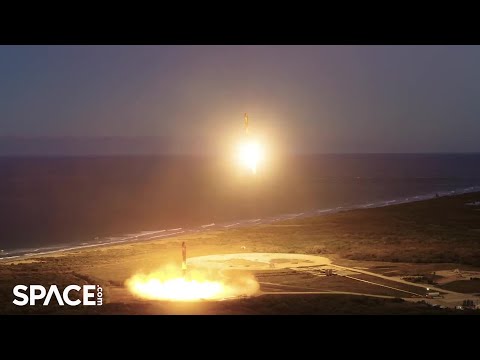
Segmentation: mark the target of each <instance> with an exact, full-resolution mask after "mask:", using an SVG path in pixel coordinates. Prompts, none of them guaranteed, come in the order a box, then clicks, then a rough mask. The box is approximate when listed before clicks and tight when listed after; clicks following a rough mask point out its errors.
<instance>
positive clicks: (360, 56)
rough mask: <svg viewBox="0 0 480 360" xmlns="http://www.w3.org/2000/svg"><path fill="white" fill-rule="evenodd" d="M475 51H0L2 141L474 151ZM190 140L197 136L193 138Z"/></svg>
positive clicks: (479, 76) (479, 121) (479, 111)
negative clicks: (246, 134)
mask: <svg viewBox="0 0 480 360" xmlns="http://www.w3.org/2000/svg"><path fill="white" fill-rule="evenodd" d="M479 67H480V47H478V46H0V125H1V126H0V136H3V137H5V136H7V137H9V136H16V137H18V136H22V137H25V136H27V137H37V136H42V137H44V136H53V137H57V136H60V137H64V136H75V137H77V136H80V137H83V136H86V137H91V136H95V137H97V136H109V137H111V136H120V137H126V136H127V137H130V136H159V137H162V138H163V139H169V140H175V141H176V142H177V144H178V146H179V147H181V148H183V150H185V149H187V152H188V151H196V150H197V148H198V147H203V143H204V142H215V141H216V140H215V139H219V138H225V139H226V138H231V137H232V136H235V135H234V134H237V133H239V132H241V127H242V125H243V113H244V112H245V111H247V112H248V113H249V114H250V119H251V124H252V132H253V131H255V132H257V133H258V134H261V136H264V137H267V138H268V137H270V138H271V139H273V140H272V141H274V142H276V143H277V145H279V144H282V146H284V147H288V148H289V149H291V150H293V151H308V152H464V151H465V152H470V151H480V68H479ZM192 139H193V140H192Z"/></svg>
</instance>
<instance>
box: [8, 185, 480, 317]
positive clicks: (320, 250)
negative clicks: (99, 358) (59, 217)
mask: <svg viewBox="0 0 480 360" xmlns="http://www.w3.org/2000/svg"><path fill="white" fill-rule="evenodd" d="M475 201H480V193H475V194H465V195H460V196H454V197H446V198H438V199H433V200H428V201H421V202H416V203H410V204H401V205H395V206H389V207H383V208H376V209H365V210H354V211H348V212H341V213H338V214H331V215H326V216H320V217H313V218H304V219H296V220H290V221H285V222H282V223H274V224H270V225H259V226H253V227H249V228H239V229H229V230H215V231H209V232H204V233H195V234H188V235H184V236H180V237H176V238H173V239H159V240H151V241H144V242H137V243H129V244H119V245H112V246H105V247H98V248H89V249H83V250H77V251H71V252H69V253H62V254H56V255H52V256H43V257H34V258H32V259H34V260H35V261H22V260H17V259H15V260H13V261H9V262H8V261H3V262H0V314H3V313H82V314H83V313H102V314H114V313H125V314H140V313H152V314H154V313H155V314H156V313H159V314H161V313H182V312H184V313H189V312H195V313H215V314H230V313H232V314H233V313H235V314H277V313H278V314H280V313H281V314H290V313H291V314H385V313H389V314H390V313H391V314H397V313H398V314H400V313H401V314H410V313H412V314H413V313H422V314H427V313H428V314H430V313H432V314H433V313H440V312H441V313H450V312H451V311H450V310H442V309H436V308H431V307H429V306H427V305H425V304H417V303H410V302H408V303H407V302H403V301H394V300H389V299H374V298H367V297H358V296H349V295H321V296H314V295H293V296H291V295H269V296H261V297H257V298H251V299H242V300H235V301H226V302H212V303H202V304H200V305H198V306H197V307H195V308H194V309H193V310H192V307H191V306H190V307H189V306H188V305H187V304H171V303H170V304H166V303H158V302H155V303H151V302H141V301H136V300H134V299H133V298H132V297H131V296H129V295H128V294H125V291H123V292H122V291H121V290H123V284H124V281H125V280H126V279H127V278H128V277H130V276H131V275H133V274H135V273H137V272H139V271H143V272H149V271H152V270H155V269H157V268H158V267H160V266H163V265H165V264H174V265H177V266H180V264H181V253H180V243H181V242H182V241H186V242H187V244H188V256H189V257H194V256H201V255H209V254H222V253H237V252H287V253H308V254H318V255H322V256H327V257H329V258H330V259H332V260H333V262H334V263H341V262H348V263H349V266H365V264H366V263H367V262H370V264H372V265H371V266H370V265H367V266H368V267H371V269H372V271H376V270H374V269H375V268H376V267H377V268H378V272H384V273H387V272H390V274H393V273H394V274H395V275H407V273H408V275H411V276H413V275H418V276H420V277H421V276H424V274H425V273H429V272H431V271H433V270H434V269H433V266H435V264H438V263H453V264H449V265H443V266H445V267H456V266H458V264H463V265H464V266H465V265H470V266H480V207H476V206H467V205H465V203H470V202H475ZM293 225H295V226H293ZM381 261H383V262H391V263H400V262H402V263H414V264H415V265H409V266H408V267H407V270H405V272H404V273H403V274H402V271H403V270H402V269H399V268H394V267H393V265H395V264H385V263H378V262H381ZM429 264H431V265H429ZM407 265H408V264H407ZM420 267H425V269H424V270H425V272H423V270H422V271H421V270H420V269H419V268H420ZM427 267H428V269H427ZM430 267H432V268H430ZM392 271H394V272H392ZM282 274H283V275H282ZM267 275H268V276H267ZM280 278H281V279H280ZM360 278H362V276H360ZM363 278H365V279H367V278H368V277H365V276H363ZM258 280H259V281H264V282H270V281H271V282H275V283H282V284H285V285H299V286H300V285H303V286H307V285H308V286H313V287H315V288H318V289H320V290H324V289H325V290H332V289H336V290H337V291H349V292H362V291H365V290H366V289H367V286H370V285H367V284H365V283H361V282H358V281H355V280H351V279H350V280H348V281H347V280H346V279H340V278H335V277H329V278H328V279H326V278H322V279H320V280H321V281H320V280H319V278H312V277H311V276H309V275H308V274H301V275H299V276H295V277H290V276H289V273H288V271H278V272H277V273H275V272H271V273H268V274H264V275H263V278H262V279H260V278H259V279H258ZM376 281H377V282H378V281H379V280H378V279H377V280H376ZM87 283H88V284H99V285H101V286H102V287H103V288H104V296H105V305H104V306H102V307H89V308H88V309H86V308H81V307H75V308H68V307H61V308H60V307H54V306H49V307H45V308H43V307H41V306H40V307H35V308H32V307H28V306H26V307H23V308H19V307H16V306H14V305H13V304H12V300H13V295H12V289H13V287H14V286H15V285H17V284H26V285H29V284H42V285H46V286H47V285H51V284H57V285H59V287H62V286H65V285H68V284H78V285H82V284H87ZM477 283H478V280H477V281H475V280H471V281H458V282H453V283H450V284H447V285H443V287H444V288H445V289H448V290H453V291H459V292H474V291H475V292H477V291H480V288H479V287H478V284H477ZM385 284H387V285H388V280H387V281H386V282H385ZM405 289H407V290H410V289H409V288H408V286H407V287H405ZM269 291H277V290H275V289H274V288H273V287H272V289H270V290H269ZM371 293H372V294H374V293H376V294H379V295H390V296H403V295H402V293H399V292H398V291H392V290H388V289H387V288H381V287H380V288H373V285H371Z"/></svg>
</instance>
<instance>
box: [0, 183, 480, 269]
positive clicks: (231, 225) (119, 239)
mask: <svg viewBox="0 0 480 360" xmlns="http://www.w3.org/2000/svg"><path fill="white" fill-rule="evenodd" d="M476 192H480V185H477V186H470V187H467V188H457V189H454V190H450V191H443V192H433V193H428V194H421V195H413V196H408V197H405V198H397V199H391V200H381V201H377V202H369V203H364V204H354V205H348V206H337V207H334V208H322V209H315V210H309V211H305V212H300V213H289V214H280V215H276V216H269V217H266V218H257V219H243V220H232V221H228V222H222V223H218V224H215V223H211V224H204V225H199V226H196V227H191V228H185V229H184V228H174V229H162V230H157V231H141V232H138V233H134V234H126V235H124V236H116V237H108V238H104V239H101V240H98V241H97V242H95V243H86V242H84V243H81V244H79V245H57V246H55V245H52V246H49V247H48V246H47V247H44V248H36V249H18V250H11V251H8V252H4V253H3V252H0V262H5V261H10V260H13V259H15V260H22V259H26V258H33V257H37V256H43V255H50V254H55V253H61V252H68V251H73V250H82V249H87V248H93V247H103V246H108V245H116V244H121V243H136V242H141V241H148V240H156V239H162V238H163V239H170V238H174V237H177V236H179V235H184V234H191V233H197V232H206V231H209V230H228V229H236V228H243V227H250V226H256V225H266V224H271V223H275V222H277V221H285V220H292V219H300V218H307V217H317V216H323V215H327V214H334V213H338V212H341V211H351V210H358V209H373V208H380V207H385V206H393V205H400V204H406V203H413V202H418V201H425V200H431V199H435V198H436V197H437V195H438V197H448V196H456V195H463V194H469V193H476ZM108 239H111V240H110V241H109V240H108ZM42 250H43V251H42ZM9 254H12V255H10V256H2V255H9Z"/></svg>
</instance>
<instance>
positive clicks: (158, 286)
mask: <svg viewBox="0 0 480 360" xmlns="http://www.w3.org/2000/svg"><path fill="white" fill-rule="evenodd" d="M125 284H126V286H127V288H128V289H129V290H130V292H131V293H132V294H134V295H135V296H137V297H140V298H143V299H149V300H176V301H196V300H222V299H227V298H233V297H239V296H249V295H253V294H255V293H256V292H257V291H258V289H259V285H258V282H257V281H256V280H255V278H254V277H253V276H252V275H251V274H241V275H240V276H239V275H238V274H237V275H235V276H228V275H224V274H221V273H218V272H217V273H212V272H211V271H208V272H207V271H201V270H198V269H197V270H195V269H192V270H189V273H188V274H187V275H186V276H185V277H183V276H181V274H180V273H179V272H177V271H172V270H171V269H170V270H169V269H163V270H159V271H156V272H154V273H151V274H136V275H134V276H132V277H131V278H130V279H128V280H127V281H126V283H125Z"/></svg>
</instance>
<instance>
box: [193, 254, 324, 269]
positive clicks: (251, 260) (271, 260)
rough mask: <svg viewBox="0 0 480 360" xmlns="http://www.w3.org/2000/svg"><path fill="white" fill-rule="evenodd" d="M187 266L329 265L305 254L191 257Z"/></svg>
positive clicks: (227, 267) (280, 267) (224, 267)
mask: <svg viewBox="0 0 480 360" xmlns="http://www.w3.org/2000/svg"><path fill="white" fill-rule="evenodd" d="M187 263H188V265H189V266H198V267H208V268H216V269H234V270H273V269H285V268H296V267H302V266H320V265H328V264H330V260H329V259H328V258H326V257H322V256H315V255H305V254H283V253H240V254H221V255H207V256H197V257H192V258H189V259H188V260H187Z"/></svg>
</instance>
